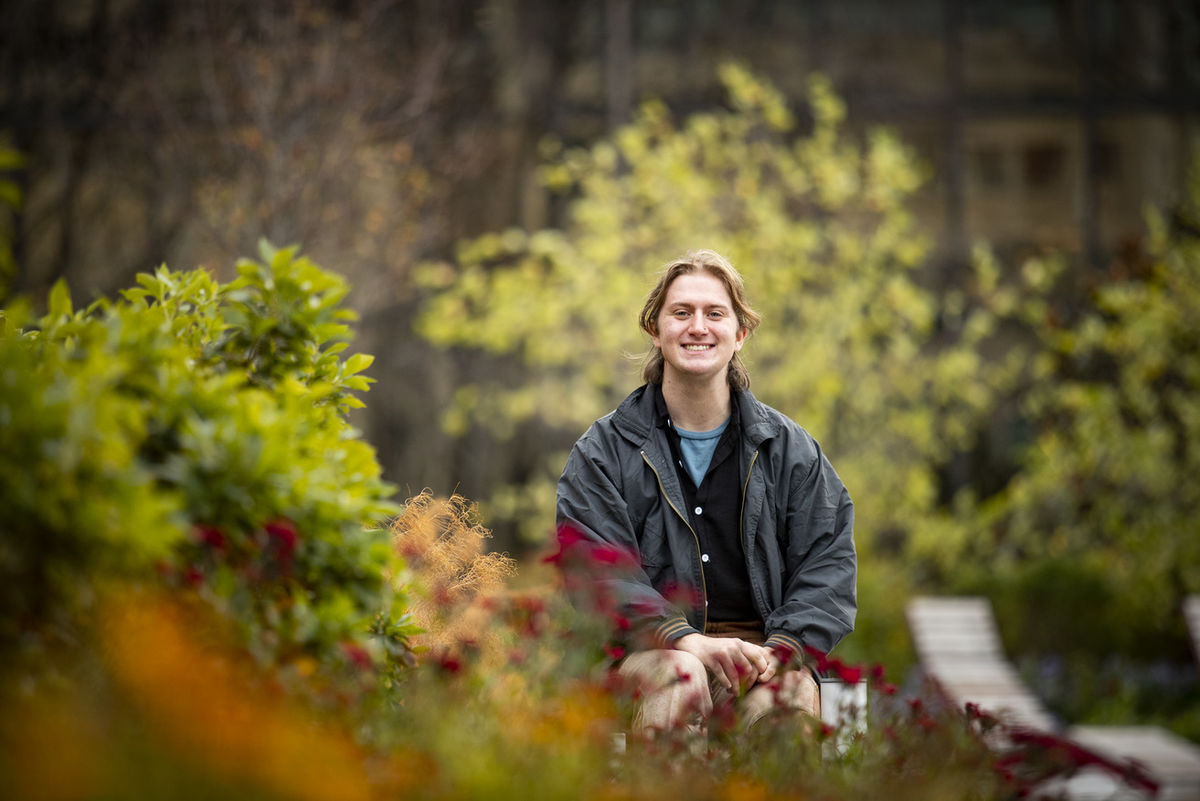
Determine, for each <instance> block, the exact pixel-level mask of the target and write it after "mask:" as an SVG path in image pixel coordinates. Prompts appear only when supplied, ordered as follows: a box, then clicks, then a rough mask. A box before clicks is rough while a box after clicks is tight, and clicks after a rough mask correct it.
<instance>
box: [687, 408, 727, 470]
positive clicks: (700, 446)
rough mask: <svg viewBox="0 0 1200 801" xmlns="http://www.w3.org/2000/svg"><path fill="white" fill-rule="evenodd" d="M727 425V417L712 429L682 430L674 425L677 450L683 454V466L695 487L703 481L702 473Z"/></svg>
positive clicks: (706, 468) (706, 467)
mask: <svg viewBox="0 0 1200 801" xmlns="http://www.w3.org/2000/svg"><path fill="white" fill-rule="evenodd" d="M728 425H729V418H728V417H726V418H725V422H724V423H721V425H719V426H717V427H716V428H714V429H713V430H712V431H684V430H683V429H682V428H680V427H679V426H675V431H676V432H678V434H679V450H680V452H681V453H682V454H683V464H684V467H686V468H687V471H688V475H689V476H691V477H692V483H694V484H695V485H696V486H697V487H699V486H700V484H701V483H702V482H703V481H704V474H705V473H707V472H708V465H709V463H710V462H711V461H712V456H713V452H714V451H716V449H717V443H718V442H720V441H721V435H722V434H723V433H725V428H726V426H728Z"/></svg>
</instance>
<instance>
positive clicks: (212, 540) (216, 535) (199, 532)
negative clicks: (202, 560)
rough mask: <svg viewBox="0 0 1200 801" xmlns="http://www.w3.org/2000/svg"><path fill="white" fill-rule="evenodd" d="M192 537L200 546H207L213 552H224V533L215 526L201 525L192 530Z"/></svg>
mask: <svg viewBox="0 0 1200 801" xmlns="http://www.w3.org/2000/svg"><path fill="white" fill-rule="evenodd" d="M192 536H194V537H195V538H196V541H197V542H199V543H200V544H201V545H207V546H208V547H210V548H212V549H213V550H214V551H223V550H225V532H223V531H221V529H219V528H217V527H216V526H210V525H207V524H201V525H197V526H194V527H193V528H192Z"/></svg>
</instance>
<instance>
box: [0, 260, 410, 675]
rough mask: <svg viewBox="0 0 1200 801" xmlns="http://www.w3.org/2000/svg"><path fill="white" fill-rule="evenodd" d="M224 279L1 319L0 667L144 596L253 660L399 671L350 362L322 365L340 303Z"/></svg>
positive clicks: (173, 278)
mask: <svg viewBox="0 0 1200 801" xmlns="http://www.w3.org/2000/svg"><path fill="white" fill-rule="evenodd" d="M238 273H239V277H238V278H237V279H236V280H234V281H233V282H231V283H228V284H221V283H219V282H218V281H216V280H215V279H214V278H213V277H212V276H211V275H209V274H208V273H207V272H205V271H203V270H195V271H191V272H173V271H171V270H168V269H167V268H165V267H162V268H159V269H158V270H156V271H155V272H154V273H153V274H143V275H140V276H138V286H137V287H136V288H133V289H130V290H126V291H125V292H123V293H122V297H121V298H120V299H118V300H115V301H114V300H109V299H101V300H98V301H96V302H95V303H93V304H91V305H90V306H88V307H87V308H86V309H82V310H75V309H74V308H73V307H72V304H71V300H70V296H69V293H68V291H67V289H66V287H65V286H64V285H63V284H61V283H60V284H59V285H57V286H56V287H55V288H54V289H53V291H52V292H51V296H50V299H49V311H48V313H47V314H46V315H45V316H44V317H42V318H41V319H39V320H34V319H33V318H32V316H31V313H30V311H29V305H28V304H27V303H24V302H17V303H15V304H13V305H11V306H10V307H9V308H8V309H6V310H5V311H4V313H3V314H4V319H3V324H4V328H3V331H2V332H0V365H2V367H0V515H2V519H3V521H4V522H3V523H2V524H0V525H2V526H3V529H2V530H3V537H2V538H0V587H2V589H0V603H2V604H3V608H2V609H0V626H2V627H3V628H2V630H0V648H2V649H3V650H4V651H5V652H10V651H21V652H23V653H24V655H25V656H26V657H30V656H34V654H33V653H31V651H33V652H41V651H44V650H45V649H46V648H47V647H48V646H53V645H61V644H64V643H69V642H71V641H73V640H74V639H76V638H78V637H79V636H81V635H82V633H83V631H84V629H85V627H86V626H87V625H89V623H88V622H87V617H86V616H87V614H88V610H89V609H90V608H91V607H92V606H93V600H94V598H95V597H96V596H97V595H98V594H99V593H101V592H102V591H103V589H104V585H105V584H106V583H108V582H110V581H114V580H119V581H128V580H134V581H146V580H152V579H153V580H165V581H167V582H168V583H170V584H172V585H174V586H177V587H180V588H190V589H193V590H194V591H195V592H197V593H198V594H199V595H200V596H201V597H203V598H205V599H206V600H208V601H209V602H210V603H212V604H213V605H215V606H216V607H217V608H218V609H220V610H221V611H223V612H225V613H226V614H227V615H229V616H230V617H231V618H232V619H234V620H235V621H237V622H238V624H239V625H240V626H241V627H242V629H243V632H244V634H245V637H246V642H247V643H248V644H249V646H250V647H251V649H252V650H253V651H254V653H255V654H256V655H257V656H258V657H259V658H260V660H263V661H274V662H280V663H282V662H293V661H295V662H303V663H305V664H308V663H310V662H312V661H314V660H315V662H316V663H317V664H320V665H323V666H325V667H327V668H335V669H340V668H346V667H349V666H353V665H363V664H366V663H368V662H372V661H374V662H379V663H382V662H384V661H386V660H387V659H389V658H393V657H402V658H403V657H405V656H406V649H405V647H404V642H405V640H404V638H405V635H406V634H407V632H408V629H407V628H406V625H405V623H404V620H403V616H402V612H403V603H404V599H403V598H402V597H400V596H399V595H397V594H395V591H394V590H393V588H392V587H391V584H390V582H389V581H388V577H389V576H390V575H391V574H393V573H395V572H396V569H397V567H398V565H397V563H396V557H395V556H394V555H393V551H392V549H391V548H390V546H389V541H388V536H387V534H386V532H385V531H384V530H383V529H382V528H372V527H371V525H372V524H374V523H380V522H383V520H384V518H386V517H388V516H390V515H391V514H392V513H394V512H395V511H396V507H395V506H394V505H393V504H391V503H390V502H389V500H388V499H389V497H390V496H391V494H392V488H391V487H390V486H389V485H387V484H386V483H384V482H383V481H382V480H381V477H380V468H379V465H378V463H377V461H376V459H375V455H374V452H373V450H372V449H371V448H370V447H369V446H368V445H367V444H366V443H365V442H364V441H363V440H362V439H361V437H360V435H359V432H358V431H356V430H355V429H354V428H352V427H351V426H350V425H349V423H348V421H347V418H346V413H347V411H348V410H349V409H350V408H352V407H355V406H360V405H362V402H361V400H359V399H358V398H357V397H356V396H355V395H354V394H353V393H354V392H356V391H365V390H366V389H367V387H368V383H369V379H367V378H365V377H364V376H362V375H359V373H361V371H362V370H363V369H365V368H366V367H367V366H369V364H370V362H371V357H369V356H366V355H362V354H357V355H353V356H350V357H349V358H347V359H343V358H342V357H341V354H342V353H343V351H344V350H345V349H346V348H347V347H348V345H349V343H350V340H351V330H350V328H349V327H348V325H347V323H348V322H349V321H351V320H352V319H353V313H352V312H350V311H348V310H345V309H342V308H341V307H340V303H341V301H342V299H343V298H344V297H345V294H346V291H347V286H346V284H345V282H344V281H343V280H342V279H341V278H340V277H338V276H336V275H334V274H332V273H329V272H327V271H325V270H322V269H321V268H320V267H318V266H317V265H315V264H313V263H312V262H310V261H308V260H307V259H305V258H299V257H297V254H296V252H295V250H294V249H284V250H275V249H273V248H271V247H270V246H269V245H265V244H264V245H263V246H262V261H261V262H254V261H249V260H246V261H242V262H241V263H239V265H238ZM156 576H157V578H156ZM372 629H374V630H375V631H376V632H378V633H386V635H387V636H385V637H383V638H371V637H370V634H369V632H370V631H371V630H372Z"/></svg>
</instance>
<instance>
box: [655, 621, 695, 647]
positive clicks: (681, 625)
mask: <svg viewBox="0 0 1200 801" xmlns="http://www.w3.org/2000/svg"><path fill="white" fill-rule="evenodd" d="M699 633H700V632H699V631H697V630H696V629H695V628H694V627H693V626H692V624H691V623H688V622H687V618H685V617H684V616H683V615H678V616H673V617H669V618H667V619H666V620H664V621H663V622H661V623H659V624H658V626H656V627H655V629H654V642H655V645H657V647H659V648H672V647H674V644H675V641H676V640H678V639H679V638H680V637H684V636H686V635H688V634H699Z"/></svg>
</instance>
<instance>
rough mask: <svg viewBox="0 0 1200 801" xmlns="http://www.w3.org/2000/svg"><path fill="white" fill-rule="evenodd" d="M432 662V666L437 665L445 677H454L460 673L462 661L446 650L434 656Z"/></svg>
mask: <svg viewBox="0 0 1200 801" xmlns="http://www.w3.org/2000/svg"><path fill="white" fill-rule="evenodd" d="M434 660H435V661H434V664H435V665H437V667H438V670H440V671H442V672H443V673H446V674H447V675H451V676H454V675H457V674H458V673H461V672H462V669H463V663H462V660H461V659H460V658H459V657H458V655H457V654H454V653H451V652H450V651H448V650H442V651H439V652H438V653H437V654H436V655H435V656H434Z"/></svg>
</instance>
